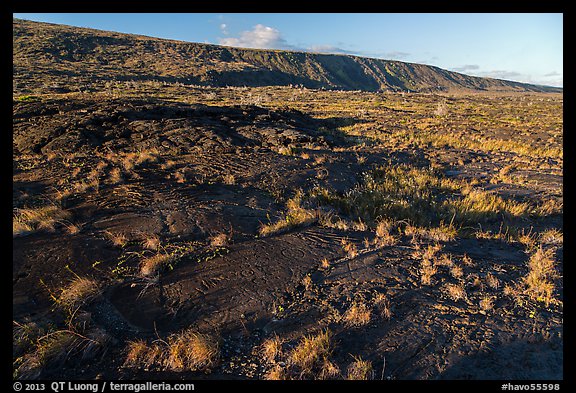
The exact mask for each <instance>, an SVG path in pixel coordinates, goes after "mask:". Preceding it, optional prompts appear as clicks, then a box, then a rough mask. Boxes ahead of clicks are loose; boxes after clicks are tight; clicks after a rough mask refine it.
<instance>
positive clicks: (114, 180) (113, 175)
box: [108, 167, 124, 184]
mask: <svg viewBox="0 0 576 393" xmlns="http://www.w3.org/2000/svg"><path fill="white" fill-rule="evenodd" d="M123 179H124V177H123V175H122V170H121V169H120V168H117V167H115V168H112V169H111V170H110V172H109V174H108V183H110V184H118V183H120V182H122V180H123Z"/></svg>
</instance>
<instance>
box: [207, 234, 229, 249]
mask: <svg viewBox="0 0 576 393" xmlns="http://www.w3.org/2000/svg"><path fill="white" fill-rule="evenodd" d="M208 240H209V241H210V246H211V247H224V246H226V245H228V244H229V243H230V236H229V235H228V234H227V233H219V234H217V235H214V236H211V237H210V239H208Z"/></svg>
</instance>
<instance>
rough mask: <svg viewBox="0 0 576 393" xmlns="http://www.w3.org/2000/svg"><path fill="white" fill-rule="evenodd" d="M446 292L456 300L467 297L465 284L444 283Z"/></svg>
mask: <svg viewBox="0 0 576 393" xmlns="http://www.w3.org/2000/svg"><path fill="white" fill-rule="evenodd" d="M443 290H444V293H445V294H446V295H447V296H448V297H449V298H450V299H452V300H454V301H455V302H457V301H459V300H465V299H467V295H466V290H465V289H464V285H463V284H446V285H444V288H443Z"/></svg>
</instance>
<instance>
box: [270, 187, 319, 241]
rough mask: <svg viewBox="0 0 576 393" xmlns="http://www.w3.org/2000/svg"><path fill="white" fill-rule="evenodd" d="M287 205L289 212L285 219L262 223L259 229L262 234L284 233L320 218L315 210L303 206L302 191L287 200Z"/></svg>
mask: <svg viewBox="0 0 576 393" xmlns="http://www.w3.org/2000/svg"><path fill="white" fill-rule="evenodd" d="M286 207H287V212H286V214H285V217H284V219H283V220H279V221H277V222H276V223H274V224H268V225H262V226H261V227H260V231H259V233H260V236H270V235H274V234H279V233H283V232H286V231H288V230H290V229H292V228H294V227H296V226H305V225H310V224H312V223H313V222H315V221H316V220H317V219H318V217H317V214H316V212H315V211H312V210H309V209H306V208H304V207H302V192H301V191H299V192H297V193H296V195H295V196H294V197H293V198H291V199H289V200H288V201H287V203H286Z"/></svg>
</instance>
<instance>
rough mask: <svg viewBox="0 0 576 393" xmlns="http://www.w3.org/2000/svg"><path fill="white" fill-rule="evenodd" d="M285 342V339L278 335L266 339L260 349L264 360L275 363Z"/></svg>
mask: <svg viewBox="0 0 576 393" xmlns="http://www.w3.org/2000/svg"><path fill="white" fill-rule="evenodd" d="M283 342H284V341H283V340H282V339H280V337H278V336H276V335H274V336H273V337H271V338H267V339H266V340H264V342H263V343H262V345H261V350H260V352H261V353H262V357H263V358H264V360H266V361H267V362H268V363H274V362H275V361H276V359H277V358H278V357H279V356H280V355H281V354H282V343H283Z"/></svg>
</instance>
